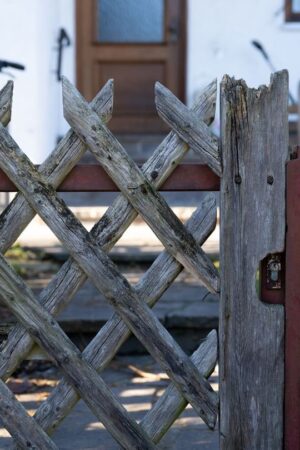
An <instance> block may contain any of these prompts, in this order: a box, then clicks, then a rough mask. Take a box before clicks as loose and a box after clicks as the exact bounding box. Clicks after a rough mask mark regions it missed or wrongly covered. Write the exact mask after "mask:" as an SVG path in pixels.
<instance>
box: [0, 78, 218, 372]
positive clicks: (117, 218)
mask: <svg viewBox="0 0 300 450" xmlns="http://www.w3.org/2000/svg"><path fill="white" fill-rule="evenodd" d="M216 92H217V86H216V82H215V81H214V82H212V83H211V84H210V85H208V86H207V87H205V88H204V89H203V91H202V93H201V94H200V96H199V99H198V101H197V103H196V104H195V106H194V111H195V112H196V113H197V114H198V115H199V118H202V119H203V120H204V121H205V123H207V124H210V123H211V122H212V120H213V118H214V114H215V104H216ZM72 149H73V147H72V146H70V147H69V152H72ZM187 150H188V147H187V145H186V144H185V143H184V142H182V141H181V139H180V138H179V137H178V136H177V135H176V134H175V133H174V132H170V133H169V135H168V136H167V137H166V138H165V139H164V140H163V142H162V143H161V144H160V145H159V146H158V147H157V149H156V150H155V152H154V153H153V154H152V156H151V157H150V158H149V160H148V161H147V162H146V163H145V164H144V165H143V171H144V173H145V175H146V176H147V177H148V179H150V180H152V183H153V184H154V185H155V186H156V187H159V186H160V185H161V184H162V183H163V182H164V181H165V180H166V178H167V177H168V176H169V174H170V173H171V172H172V170H173V169H174V168H175V167H176V165H177V164H178V163H179V162H180V160H181V159H182V158H183V156H184V155H185V153H186V152H187ZM59 167H60V164H58V166H57V170H59ZM18 196H19V197H22V198H23V200H24V202H23V207H21V206H20V205H19V204H18V203H17V202H16V203H14V204H13V205H11V208H10V214H7V218H8V219H9V217H11V220H7V221H4V223H3V228H2V231H3V235H4V244H5V242H6V239H8V240H9V238H8V237H9V236H14V237H15V236H16V234H17V233H16V229H18V224H17V219H18V217H19V211H21V212H22V211H24V210H25V211H24V215H25V216H26V217H27V218H28V220H30V218H31V217H33V214H35V213H34V212H33V210H32V208H31V206H30V205H29V204H28V203H27V201H26V200H25V199H24V197H23V196H22V194H18ZM19 206H20V208H19ZM28 211H29V213H30V214H31V215H30V214H28ZM136 216H137V213H136V211H135V210H134V209H133V207H132V206H131V204H130V203H129V202H128V200H127V199H126V198H125V197H123V196H122V195H119V196H118V197H117V199H116V200H115V201H114V203H113V204H112V206H111V207H110V208H108V210H107V212H106V213H105V215H104V216H103V218H101V219H100V221H99V222H98V223H97V224H95V226H94V227H93V229H92V231H91V234H92V236H93V237H94V239H96V240H97V242H98V243H99V245H101V246H102V247H103V249H104V250H105V251H109V250H110V249H111V248H112V247H113V245H114V244H115V242H116V241H117V240H118V239H119V238H120V237H121V236H122V234H123V233H124V231H125V230H126V228H127V227H128V226H129V225H130V223H131V222H132V221H133V220H134V219H135V218H136ZM14 218H16V220H13V219H14ZM16 224H17V225H16ZM10 229H15V230H14V231H13V232H11V231H10ZM0 242H1V241H0ZM85 280H86V275H85V273H84V272H83V271H82V269H81V268H80V267H79V265H78V264H77V263H76V261H74V260H73V259H72V258H70V259H69V260H68V261H67V262H66V263H65V264H64V265H63V266H62V268H61V269H60V270H59V272H58V273H57V274H56V275H55V276H54V277H53V278H52V279H51V281H50V283H49V285H48V286H47V287H46V288H45V289H44V290H43V291H42V293H41V295H40V302H41V303H42V304H43V305H45V307H46V308H47V309H48V310H49V311H51V312H52V313H53V314H57V313H58V311H59V310H60V309H61V308H63V307H64V306H65V305H67V304H68V303H69V302H70V300H71V299H72V296H73V295H74V294H75V292H77V290H78V289H79V288H80V286H81V285H82V284H83V283H84V281H85ZM32 345H33V341H32V339H31V337H30V335H29V334H28V333H26V331H25V330H24V328H23V327H22V325H16V326H15V327H14V328H13V329H12V331H11V332H10V335H9V338H8V340H7V342H6V343H5V345H4V346H3V347H2V349H1V352H0V376H1V378H4V379H7V377H8V376H9V375H10V374H11V373H12V372H13V371H14V370H15V369H16V367H17V366H18V365H19V364H20V362H21V361H22V360H23V359H24V357H25V356H26V355H27V354H28V353H29V352H30V350H31V348H32Z"/></svg>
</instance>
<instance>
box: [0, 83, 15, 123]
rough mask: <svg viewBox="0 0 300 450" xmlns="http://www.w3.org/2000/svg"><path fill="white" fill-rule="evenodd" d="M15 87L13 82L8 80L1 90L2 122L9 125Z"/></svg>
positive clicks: (0, 114) (0, 107)
mask: <svg viewBox="0 0 300 450" xmlns="http://www.w3.org/2000/svg"><path fill="white" fill-rule="evenodd" d="M13 87H14V84H13V82H12V81H8V82H7V83H6V85H5V86H4V87H3V88H2V89H1V91H0V122H1V123H2V125H3V126H6V125H8V123H9V122H10V118H11V109H12V95H13Z"/></svg>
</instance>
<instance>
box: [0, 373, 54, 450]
mask: <svg viewBox="0 0 300 450" xmlns="http://www.w3.org/2000/svg"><path fill="white" fill-rule="evenodd" d="M0 417H1V422H2V423H3V425H4V426H5V428H6V429H7V430H8V432H9V433H10V434H11V436H12V437H13V438H14V440H15V442H16V443H17V444H18V446H19V448H22V449H28V448H31V449H32V450H41V449H45V450H57V447H56V445H55V444H54V443H53V442H52V441H51V439H50V438H49V437H48V436H47V434H46V433H45V432H44V431H43V430H42V428H41V427H40V426H39V425H38V424H37V423H36V421H35V420H34V419H33V418H32V417H30V416H29V414H28V413H27V411H26V409H25V408H24V406H23V405H22V404H21V403H20V402H18V400H17V399H16V398H15V396H14V395H13V393H12V392H11V391H10V389H9V388H8V387H7V386H6V384H5V383H3V381H0Z"/></svg>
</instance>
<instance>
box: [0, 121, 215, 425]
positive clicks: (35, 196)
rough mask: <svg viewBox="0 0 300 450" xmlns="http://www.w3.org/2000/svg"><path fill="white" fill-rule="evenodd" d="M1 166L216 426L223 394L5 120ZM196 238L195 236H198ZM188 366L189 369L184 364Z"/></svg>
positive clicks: (0, 129)
mask: <svg viewBox="0 0 300 450" xmlns="http://www.w3.org/2000/svg"><path fill="white" fill-rule="evenodd" d="M0 166H1V168H2V170H4V172H5V173H6V174H7V176H9V177H10V178H11V179H12V180H13V182H14V183H15V184H16V186H17V187H18V189H20V190H21V191H22V192H23V194H24V196H26V198H27V200H28V202H29V203H30V204H31V205H32V207H34V208H35V210H36V211H37V212H38V213H39V215H40V216H41V218H42V219H43V220H44V221H45V223H46V224H47V225H48V226H49V228H50V229H51V230H52V231H53V232H54V233H55V234H56V236H57V237H58V238H59V240H60V241H61V242H62V243H63V245H64V246H65V248H66V249H67V250H68V251H69V252H70V254H71V255H72V256H73V258H74V259H75V260H77V262H78V263H79V264H80V266H81V267H82V269H83V270H84V271H85V272H86V274H87V275H88V276H89V277H90V279H91V280H92V281H93V283H94V284H95V286H96V287H97V288H98V289H99V290H100V292H101V293H102V294H103V295H104V296H105V297H106V298H107V299H108V300H109V301H110V303H111V304H112V306H113V307H114V308H115V309H116V310H117V311H118V312H119V314H120V315H121V316H122V318H123V320H124V321H125V322H126V323H127V325H128V326H129V327H130V329H131V330H132V331H133V333H134V334H135V335H136V336H137V337H138V339H139V340H140V341H141V342H143V344H144V345H145V347H146V348H147V350H148V351H149V353H151V354H152V356H153V357H154V358H155V359H156V360H157V361H158V362H159V363H160V364H161V366H162V367H163V368H164V370H165V371H166V372H167V373H168V375H169V377H170V378H171V379H172V380H173V381H174V383H175V384H176V385H177V387H178V389H180V390H181V392H182V394H183V395H184V396H185V397H186V399H187V400H188V401H189V402H190V403H191V405H192V406H193V407H194V408H195V410H196V411H197V413H198V414H199V416H200V417H202V418H203V420H204V421H205V423H207V425H208V426H209V427H210V428H214V426H215V423H216V417H217V403H218V399H217V396H216V394H215V393H214V391H213V390H212V388H211V386H210V384H209V383H208V382H207V381H206V380H205V379H204V378H203V377H199V372H198V370H197V368H196V367H195V365H194V364H193V363H192V362H191V360H190V359H189V358H188V357H187V355H186V354H185V353H184V352H183V351H182V350H181V348H180V347H179V346H178V344H177V343H176V342H175V341H174V339H173V338H172V337H171V336H170V334H169V333H168V332H167V330H166V329H165V328H164V327H163V326H162V325H161V323H160V322H159V320H158V319H157V318H156V316H155V315H154V314H152V312H151V310H150V309H149V308H148V307H147V306H146V305H145V304H144V303H143V302H140V301H139V299H138V298H137V296H136V294H135V293H134V291H133V290H132V289H131V287H130V285H129V283H128V282H127V280H126V279H125V278H124V277H123V276H122V275H121V274H120V273H119V271H118V269H117V267H116V266H115V264H114V263H113V262H112V261H111V260H110V258H108V257H107V255H106V254H105V253H104V252H103V251H102V250H101V248H100V247H99V245H97V244H96V242H95V241H94V240H92V239H91V236H90V235H89V233H88V232H87V231H86V229H85V228H84V227H83V226H82V225H81V223H80V222H79V221H78V220H77V219H76V217H75V216H74V215H73V214H72V213H71V212H70V211H69V210H68V208H67V207H66V205H65V203H64V202H63V201H62V200H61V199H59V198H58V197H57V195H56V193H55V191H54V190H53V188H52V187H51V186H49V185H48V184H46V183H45V181H44V179H43V177H42V175H41V174H40V173H39V172H38V171H37V170H36V168H35V167H34V165H33V164H32V163H31V162H30V161H29V159H28V158H27V157H26V155H25V154H24V153H23V152H22V151H21V149H20V148H19V147H18V145H17V144H16V142H15V141H14V140H13V139H12V137H11V136H10V135H9V133H8V132H7V131H6V129H5V128H4V127H3V126H2V125H0ZM193 241H194V239H193ZM183 368H184V369H183Z"/></svg>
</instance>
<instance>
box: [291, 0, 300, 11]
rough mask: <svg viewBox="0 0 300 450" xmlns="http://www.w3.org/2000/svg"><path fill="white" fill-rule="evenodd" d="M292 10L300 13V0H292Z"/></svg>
mask: <svg viewBox="0 0 300 450" xmlns="http://www.w3.org/2000/svg"><path fill="white" fill-rule="evenodd" d="M292 12H293V13H300V0H292Z"/></svg>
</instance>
